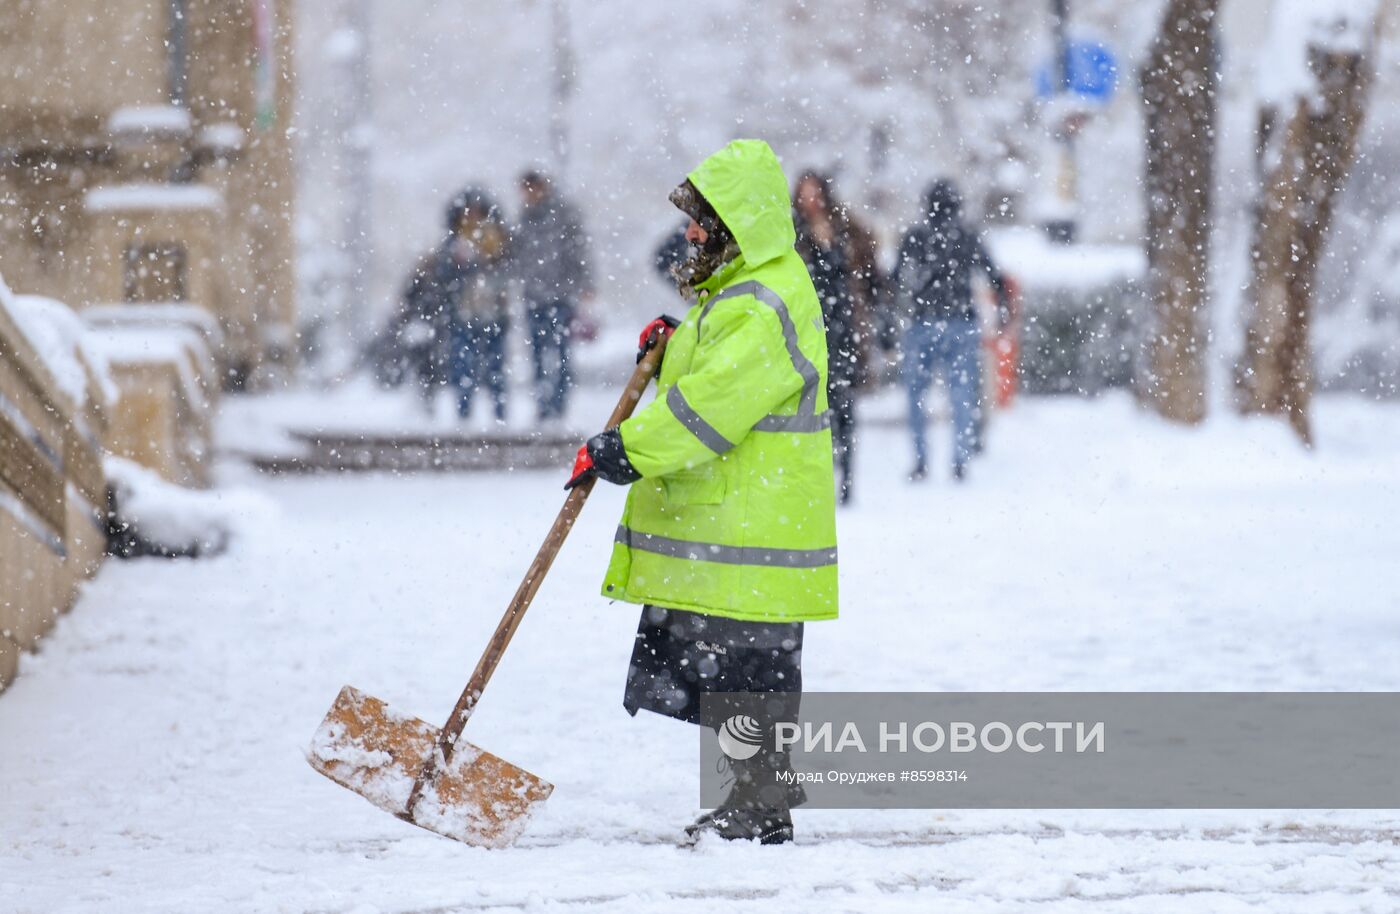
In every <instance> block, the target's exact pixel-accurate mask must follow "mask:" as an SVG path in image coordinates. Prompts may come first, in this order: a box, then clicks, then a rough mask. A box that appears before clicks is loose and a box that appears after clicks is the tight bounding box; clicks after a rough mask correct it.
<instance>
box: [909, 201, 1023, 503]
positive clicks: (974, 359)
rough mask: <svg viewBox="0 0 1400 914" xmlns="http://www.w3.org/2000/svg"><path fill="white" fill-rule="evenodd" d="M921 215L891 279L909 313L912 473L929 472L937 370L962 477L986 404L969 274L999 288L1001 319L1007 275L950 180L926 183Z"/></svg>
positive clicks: (1004, 315)
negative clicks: (928, 424) (928, 427)
mask: <svg viewBox="0 0 1400 914" xmlns="http://www.w3.org/2000/svg"><path fill="white" fill-rule="evenodd" d="M924 214H925V215H924V220H923V221H922V222H920V223H918V224H916V225H914V226H912V227H911V228H910V229H909V230H908V231H906V232H905V233H904V239H903V241H902V242H901V244H900V248H899V258H898V260H897V261H896V263H895V271H894V275H893V277H892V284H893V286H894V288H895V292H896V294H897V295H898V296H899V301H900V305H901V306H902V308H903V310H904V312H905V314H906V315H907V316H908V319H909V326H908V329H907V330H906V331H905V333H904V339H903V341H902V348H903V353H902V355H903V362H902V364H901V375H902V376H903V379H904V384H905V387H906V389H907V390H908V394H909V430H910V432H911V434H912V435H913V438H914V469H913V471H912V472H911V473H910V474H909V477H910V479H912V480H915V481H917V480H920V479H923V478H924V477H925V476H927V475H928V446H927V442H926V440H925V435H924V428H925V413H924V402H923V401H924V395H925V394H926V393H927V392H928V388H929V385H930V384H931V383H932V381H933V372H934V371H935V370H938V371H940V372H941V373H942V374H943V375H944V377H945V378H946V379H947V382H948V396H949V400H951V402H952V411H953V478H954V479H956V480H959V481H961V480H962V479H963V478H964V477H965V475H966V473H967V464H968V462H969V461H970V460H971V459H972V456H973V454H974V453H976V451H977V449H978V442H977V429H978V428H979V425H980V413H981V409H982V352H981V344H982V329H981V325H980V322H979V320H978V316H977V311H976V308H975V307H974V305H973V300H972V273H973V270H980V271H982V272H984V273H986V274H987V278H988V280H990V282H991V284H992V287H993V288H994V289H995V290H996V294H997V306H998V307H997V312H998V315H997V317H998V321H999V322H1000V323H1002V324H1003V325H1004V324H1005V322H1006V320H1007V319H1008V315H1009V313H1010V312H1009V301H1008V298H1007V291H1006V281H1005V279H1004V278H1003V276H1002V274H1001V271H1000V270H998V269H997V268H996V265H995V264H993V263H992V259H991V257H990V256H989V255H988V253H987V249H986V247H985V246H984V245H983V244H982V240H981V239H980V238H979V237H978V236H977V234H976V233H975V232H973V231H972V229H971V228H969V227H968V226H967V225H966V224H965V223H964V222H963V221H962V198H961V197H960V196H959V194H958V191H957V188H956V187H955V186H954V185H953V184H952V182H950V181H947V180H940V181H936V182H934V184H933V185H932V186H931V187H930V188H929V189H928V192H927V194H926V196H925V200H924Z"/></svg>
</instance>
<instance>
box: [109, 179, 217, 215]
mask: <svg viewBox="0 0 1400 914" xmlns="http://www.w3.org/2000/svg"><path fill="white" fill-rule="evenodd" d="M84 205H85V206H86V207H87V210H88V212H94V213H100V212H109V211H112V210H142V209H144V210H195V209H213V210H218V209H223V205H224V197H223V194H221V193H220V192H219V191H218V190H216V189H215V188H212V187H206V186H205V185H203V184H110V185H107V186H106V187H94V188H93V189H92V190H90V191H88V192H87V197H86V199H85V201H84Z"/></svg>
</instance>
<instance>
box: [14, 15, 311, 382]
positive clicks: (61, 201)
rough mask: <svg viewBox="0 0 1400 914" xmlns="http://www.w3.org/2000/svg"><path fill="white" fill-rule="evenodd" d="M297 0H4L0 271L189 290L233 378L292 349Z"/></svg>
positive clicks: (83, 286)
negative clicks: (214, 331) (208, 319)
mask: <svg viewBox="0 0 1400 914" xmlns="http://www.w3.org/2000/svg"><path fill="white" fill-rule="evenodd" d="M292 2H293V0H101V2H98V0H0V72H3V74H4V78H3V79H0V275H3V276H4V277H5V279H6V281H7V282H8V283H9V285H10V286H11V287H12V288H14V289H16V290H19V291H24V292H30V293H36V294H42V295H47V296H50V297H53V298H57V299H60V300H62V301H65V302H68V303H69V304H71V305H72V306H73V307H75V308H78V309H80V310H81V309H83V308H86V307H90V306H93V305H112V304H121V303H131V304H143V305H150V304H160V303H167V302H169V303H181V304H184V305H189V304H194V305H198V306H200V307H203V308H206V309H207V310H208V311H209V312H211V313H212V314H213V315H214V316H215V317H216V318H217V320H218V322H219V323H220V325H221V328H222V331H223V333H222V337H223V346H222V347H221V351H220V353H219V355H220V362H221V365H220V370H221V372H222V377H223V379H224V386H227V387H238V386H240V385H242V384H244V383H246V382H248V381H250V380H252V381H256V379H258V378H260V377H264V376H266V375H267V374H268V372H270V371H275V370H276V369H277V368H278V367H281V366H285V365H286V364H287V363H288V362H289V361H290V360H291V358H292V356H293V353H294V351H295V339H294V337H295V332H294V317H295V315H294V302H293V296H294V280H293V231H292V203H293V197H294V193H295V188H294V180H293V173H292V149H291V137H290V126H291V115H292V104H293V95H292V92H293V80H292V68H291V34H290V29H291V24H292V18H293V17H292V13H293V10H292V9H291V4H292Z"/></svg>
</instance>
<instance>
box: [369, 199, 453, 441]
mask: <svg viewBox="0 0 1400 914" xmlns="http://www.w3.org/2000/svg"><path fill="white" fill-rule="evenodd" d="M461 212H462V211H461V206H460V202H459V201H458V200H457V199H456V198H454V199H453V200H452V201H451V202H450V203H449V204H448V207H447V219H446V221H447V234H446V236H445V237H444V238H443V240H442V241H440V242H439V243H438V244H437V246H436V247H434V248H433V249H432V250H431V251H429V252H428V253H426V254H424V255H423V256H422V257H420V258H419V259H418V262H417V263H416V264H414V267H413V270H412V272H411V273H410V274H409V277H408V281H407V283H405V285H404V291H403V295H402V297H401V299H400V306H399V310H398V313H397V314H396V315H395V316H394V318H393V320H392V321H391V322H390V326H389V335H391V336H392V337H393V338H394V339H397V340H398V341H399V342H400V343H401V345H402V346H403V347H404V349H405V350H406V351H407V352H408V353H409V354H410V360H411V362H412V364H413V365H414V368H415V373H416V374H417V377H418V386H419V390H420V392H421V394H422V397H423V405H424V407H425V408H426V409H427V411H428V412H429V414H431V413H432V411H433V404H434V403H435V402H436V400H437V395H438V393H439V392H440V391H442V390H443V389H444V388H446V387H447V386H449V385H451V384H453V383H454V381H455V379H456V378H455V375H456V372H457V370H458V358H459V356H458V351H457V347H458V345H459V342H460V339H461V327H460V325H459V319H458V316H457V303H458V300H459V299H460V298H461V295H462V290H463V289H464V288H465V287H466V282H467V278H468V275H469V274H470V272H471V269H472V267H471V264H470V262H469V259H468V257H467V256H465V252H464V251H463V250H462V248H461V246H460V245H459V244H458V243H457V232H458V227H459V224H460V222H461Z"/></svg>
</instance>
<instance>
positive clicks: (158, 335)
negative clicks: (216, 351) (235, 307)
mask: <svg viewBox="0 0 1400 914" xmlns="http://www.w3.org/2000/svg"><path fill="white" fill-rule="evenodd" d="M91 333H92V344H93V346H94V347H95V348H97V349H98V351H100V352H101V353H102V356H103V357H104V358H106V359H107V361H108V362H110V363H115V364H135V365H140V364H158V365H173V366H174V367H175V369H176V372H177V373H178V376H179V379H180V386H181V388H182V389H183V391H184V393H185V399H186V401H187V402H188V403H189V405H190V406H191V407H192V408H194V409H195V410H197V411H199V412H201V413H207V412H208V411H209V410H210V409H211V408H212V406H213V404H212V403H211V402H210V399H209V395H208V394H207V393H206V392H205V389H204V383H203V381H202V380H201V379H200V376H199V374H198V372H197V371H196V369H195V367H194V365H193V364H192V363H191V357H192V356H193V358H194V359H196V360H197V361H199V362H201V363H203V364H205V365H208V366H212V364H213V356H212V355H211V354H210V350H209V347H208V344H207V343H206V342H205V340H204V339H203V338H202V337H201V336H200V334H199V333H198V332H197V331H195V330H194V329H192V328H189V327H181V326H177V325H167V326H155V325H129V326H126V325H118V326H112V325H107V326H98V327H93V328H92V330H91ZM206 376H208V377H211V376H212V367H211V368H210V369H209V371H208V372H206Z"/></svg>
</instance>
